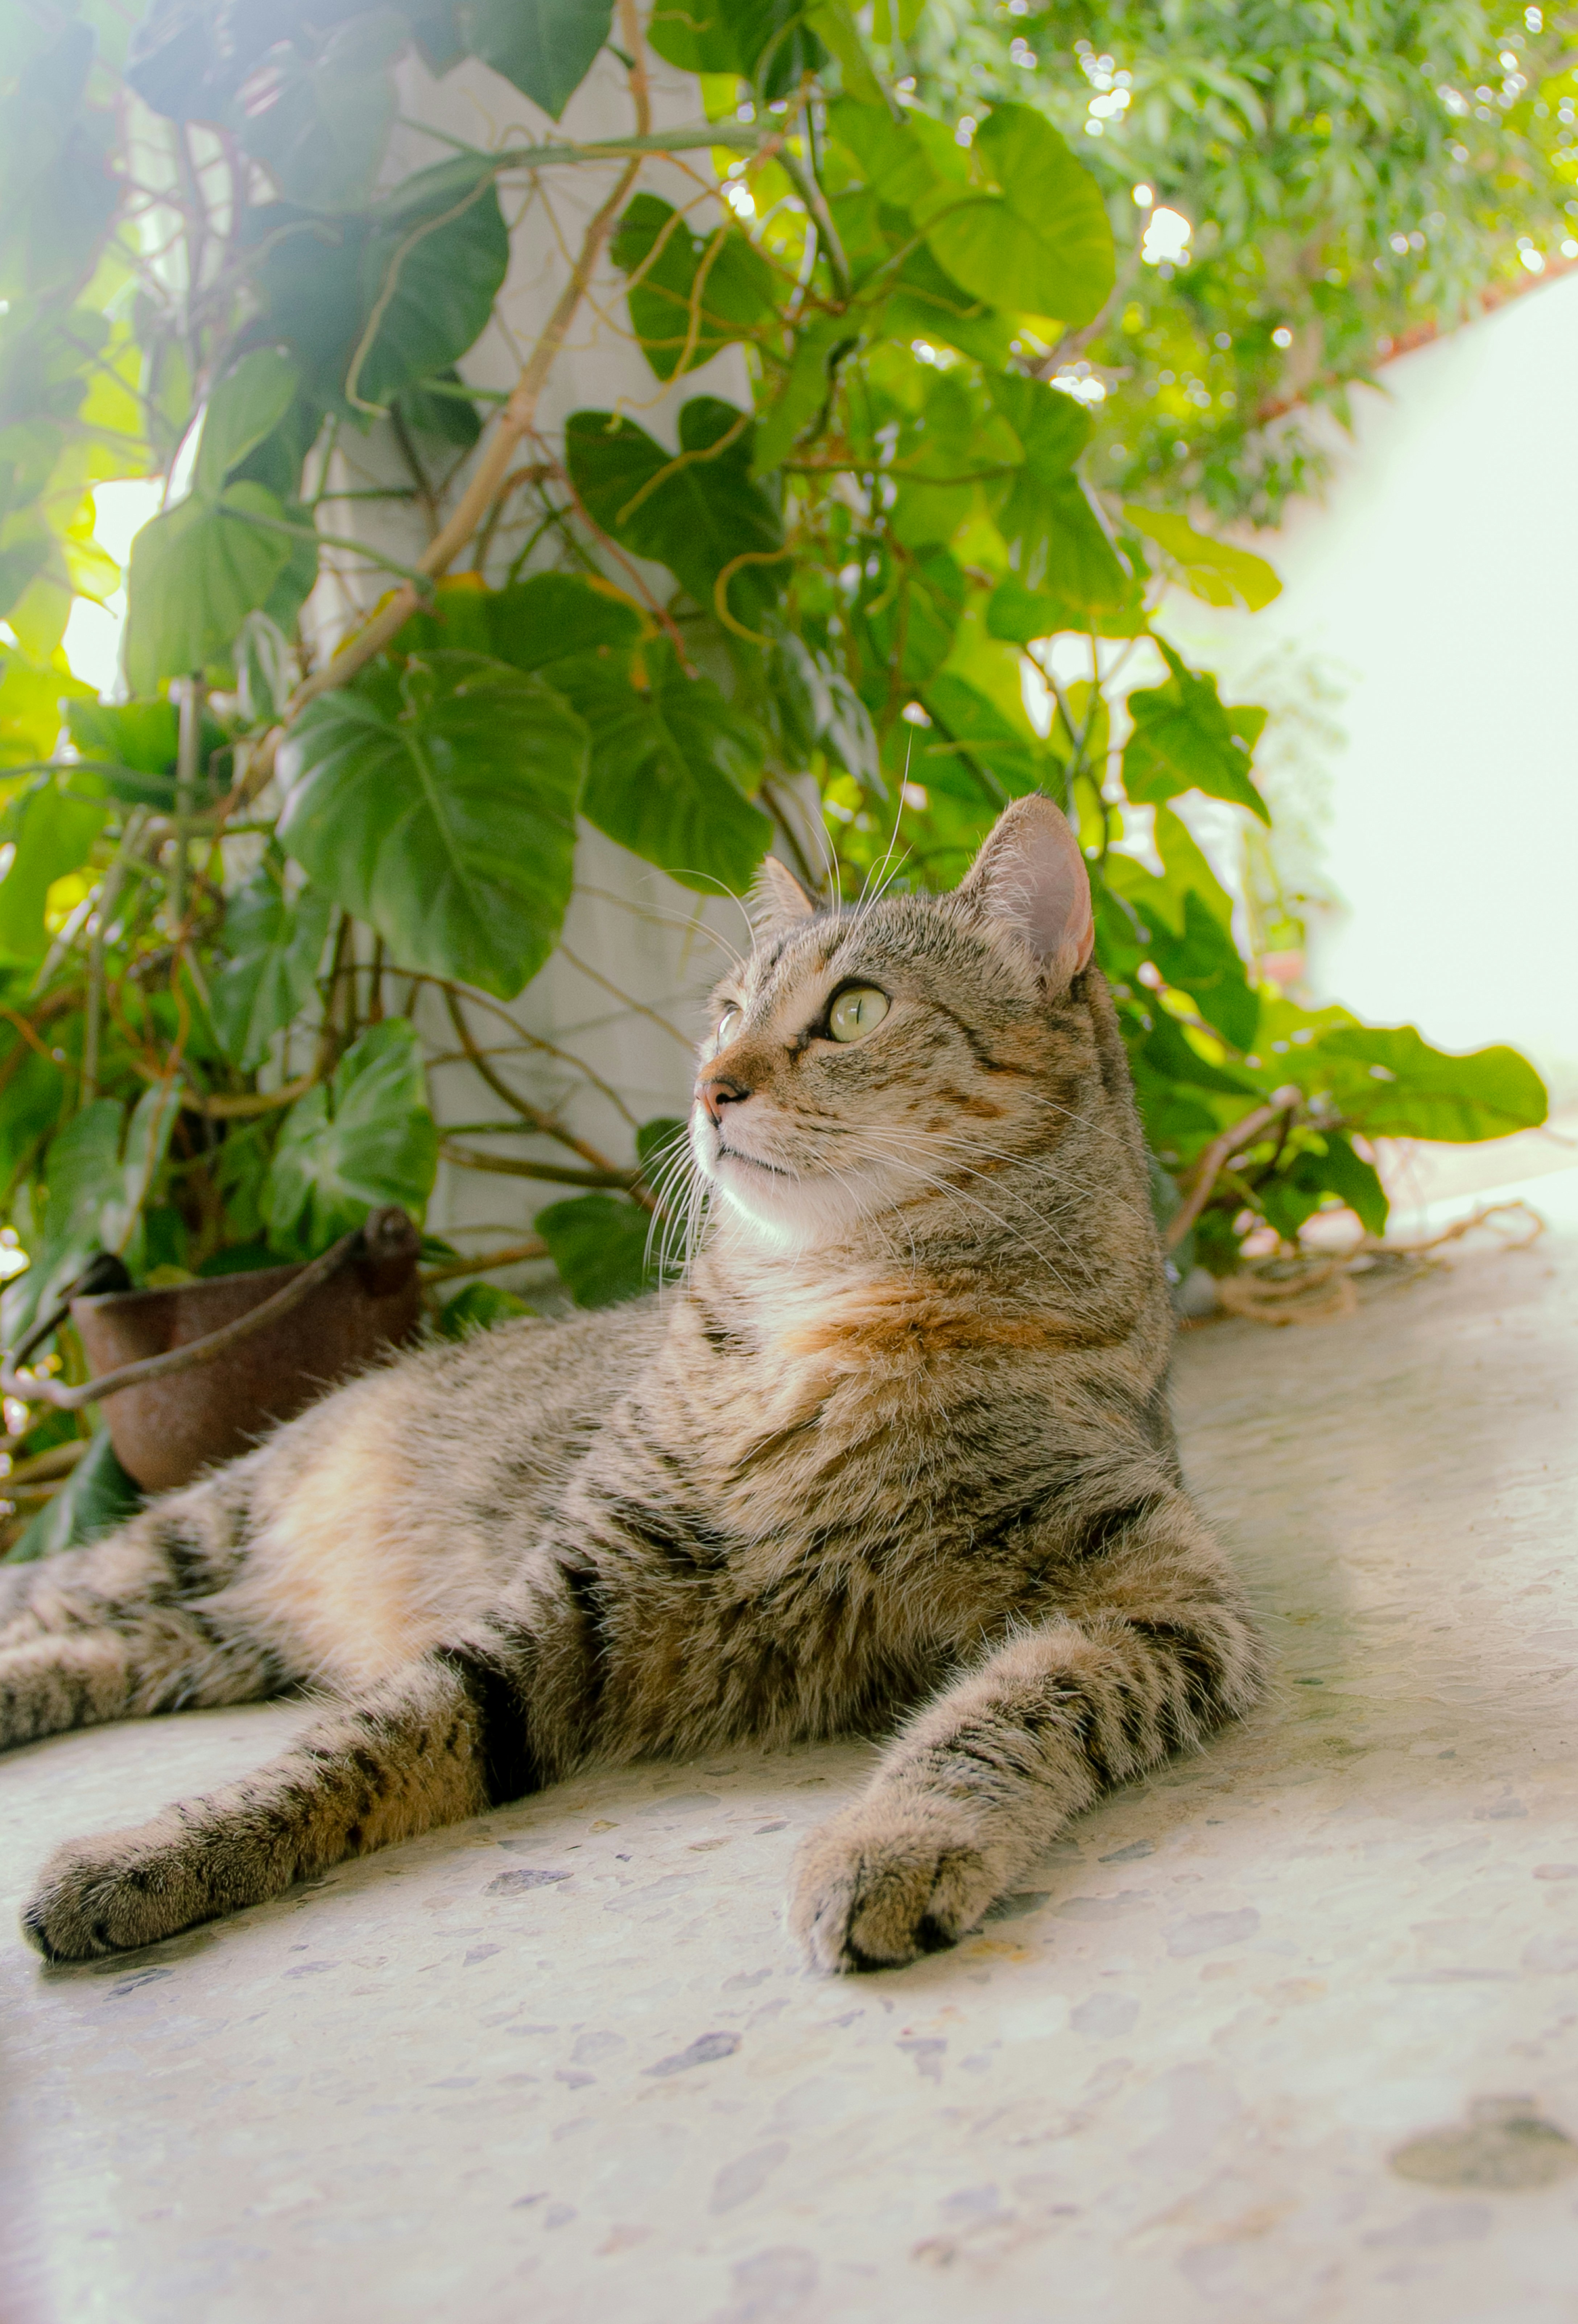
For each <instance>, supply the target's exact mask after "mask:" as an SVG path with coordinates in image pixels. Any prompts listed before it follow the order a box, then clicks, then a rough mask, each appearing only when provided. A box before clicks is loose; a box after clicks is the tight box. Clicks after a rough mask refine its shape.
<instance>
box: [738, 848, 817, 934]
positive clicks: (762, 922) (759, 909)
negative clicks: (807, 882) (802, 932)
mask: <svg viewBox="0 0 1578 2324" xmlns="http://www.w3.org/2000/svg"><path fill="white" fill-rule="evenodd" d="M745 908H746V910H747V911H748V913H749V914H750V918H751V926H752V929H753V930H754V932H755V934H756V935H757V936H759V937H760V936H781V935H782V934H783V931H784V930H785V928H788V927H793V926H794V924H795V922H796V921H797V920H808V919H810V918H812V916H813V914H814V913H815V912H816V909H817V906H816V904H815V902H814V900H813V899H812V898H811V897H809V896H807V893H806V891H805V890H804V889H803V888H802V887H801V885H800V883H799V881H798V880H797V879H796V878H795V875H794V873H793V872H792V871H790V870H789V865H788V864H787V863H780V862H779V860H778V857H777V856H776V855H764V856H763V857H762V859H761V871H758V873H757V874H756V885H755V886H754V887H753V888H752V890H751V894H750V897H749V899H747V902H746V907H745Z"/></svg>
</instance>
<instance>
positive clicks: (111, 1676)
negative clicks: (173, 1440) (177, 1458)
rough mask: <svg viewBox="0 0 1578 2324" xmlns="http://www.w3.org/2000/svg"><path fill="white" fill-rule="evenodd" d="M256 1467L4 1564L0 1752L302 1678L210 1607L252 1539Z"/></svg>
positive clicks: (251, 1694)
mask: <svg viewBox="0 0 1578 2324" xmlns="http://www.w3.org/2000/svg"><path fill="white" fill-rule="evenodd" d="M249 1465H250V1464H249V1463H247V1462H241V1463H238V1464H237V1466H236V1468H235V1469H234V1470H226V1471H221V1472H220V1473H219V1474H218V1475H217V1476H216V1477H214V1478H212V1479H210V1480H206V1481H205V1482H203V1483H201V1484H198V1485H195V1486H192V1487H189V1489H187V1490H186V1491H185V1492H181V1493H172V1494H171V1495H170V1496H169V1498H168V1499H164V1500H161V1501H159V1502H156V1503H155V1504H154V1506H153V1507H152V1508H149V1509H145V1510H144V1511H143V1513H142V1514H141V1515H140V1516H139V1517H134V1519H133V1521H132V1523H131V1524H130V1525H129V1526H123V1527H122V1528H121V1529H120V1530H119V1531H118V1532H116V1533H114V1534H111V1535H107V1536H106V1538H105V1539H104V1540H103V1541H97V1542H91V1543H88V1545H86V1546H84V1547H82V1548H80V1549H69V1550H62V1551H60V1552H58V1553H57V1554H55V1555H53V1556H50V1557H42V1558H40V1559H38V1560H37V1561H36V1562H35V1563H29V1564H24V1565H18V1566H14V1567H4V1566H0V1750H4V1749H8V1748H10V1747H11V1746H13V1745H14V1744H19V1743H32V1742H36V1741H37V1740H38V1739H39V1738H40V1737H41V1736H45V1735H58V1734H60V1733H61V1732H62V1731H63V1730H64V1729H67V1728H72V1727H91V1726H98V1725H101V1724H103V1723H104V1722H105V1721H106V1720H115V1719H139V1718H147V1717H150V1716H151V1715H152V1714H153V1713H155V1712H158V1711H184V1710H189V1709H196V1708H198V1707H200V1706H203V1705H206V1704H214V1703H225V1702H247V1701H255V1700H256V1699H257V1698H258V1697H259V1696H261V1695H267V1694H273V1693H277V1692H278V1691H279V1690H280V1688H281V1686H283V1685H285V1684H287V1683H289V1682H290V1680H291V1678H292V1677H293V1676H295V1675H297V1674H295V1673H292V1672H289V1671H285V1670H283V1669H281V1666H280V1665H279V1663H278V1661H277V1660H276V1658H275V1656H274V1655H272V1654H271V1653H270V1652H269V1651H267V1650H266V1649H265V1648H264V1647H263V1646H261V1645H259V1644H258V1643H256V1642H255V1641H254V1640H252V1639H249V1638H248V1637H246V1636H245V1634H244V1633H243V1631H242V1630H241V1629H240V1628H238V1626H237V1625H235V1623H234V1622H228V1623H227V1622H225V1621H222V1620H221V1619H220V1618H218V1617H217V1615H216V1614H215V1613H213V1612H211V1611H210V1610H209V1609H208V1604H207V1602H206V1601H207V1600H210V1599H211V1598H212V1596H213V1594H214V1593H215V1592H216V1591H219V1590H221V1589H223V1587H224V1586H225V1584H226V1582H228V1581H230V1580H231V1579H232V1577H233V1576H234V1574H235V1571H236V1568H237V1565H238V1563H239V1561H240V1558H241V1555H242V1553H243V1550H244V1547H245V1519H246V1493H247V1485H248V1477H247V1475H246V1473H245V1472H246V1471H247V1470H248V1468H249Z"/></svg>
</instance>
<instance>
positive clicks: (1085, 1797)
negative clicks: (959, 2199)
mask: <svg viewBox="0 0 1578 2324" xmlns="http://www.w3.org/2000/svg"><path fill="white" fill-rule="evenodd" d="M1121 1516H1122V1517H1123V1520H1124V1522H1123V1523H1122V1524H1121V1526H1119V1527H1117V1528H1116V1529H1115V1530H1114V1532H1113V1534H1112V1538H1111V1539H1110V1541H1109V1542H1108V1543H1107V1545H1106V1546H1105V1548H1104V1550H1103V1554H1102V1555H1101V1556H1100V1557H1098V1558H1094V1559H1093V1560H1092V1561H1091V1563H1090V1566H1089V1567H1086V1568H1084V1569H1075V1573H1074V1574H1073V1575H1071V1585H1072V1586H1070V1587H1069V1588H1068V1590H1067V1591H1066V1593H1064V1607H1065V1609H1066V1610H1063V1611H1060V1612H1059V1614H1057V1616H1055V1617H1054V1618H1050V1619H1046V1620H1043V1621H1042V1622H1041V1623H1039V1624H1038V1626H1037V1627H1035V1628H1029V1627H1027V1628H1025V1629H1024V1630H1022V1631H1021V1632H1020V1635H1019V1636H1017V1637H1011V1638H1010V1640H1009V1641H1008V1642H1007V1643H1006V1644H1005V1645H1003V1646H1001V1647H999V1649H998V1650H997V1652H996V1653H995V1654H991V1655H987V1657H986V1658H985V1660H984V1661H983V1662H982V1663H981V1664H980V1665H978V1667H977V1668H976V1669H974V1671H972V1672H970V1673H968V1674H966V1675H965V1676H964V1677H962V1678H960V1679H959V1680H958V1681H956V1682H955V1684H953V1685H952V1686H949V1687H947V1688H946V1689H945V1690H944V1691H943V1692H942V1693H941V1694H939V1695H938V1696H937V1697H936V1699H935V1700H934V1701H932V1702H930V1703H929V1704H928V1705H927V1707H926V1709H924V1710H923V1711H921V1712H920V1713H919V1714H918V1717H917V1718H916V1719H915V1720H913V1721H912V1722H911V1724H910V1725H909V1728H908V1729H906V1730H905V1731H904V1733H902V1734H901V1735H900V1737H899V1738H898V1739H897V1741H895V1742H894V1743H893V1744H892V1745H891V1747H890V1748H889V1750H888V1752H887V1753H886V1755H885V1757H884V1758H883V1761H882V1764H881V1766H880V1767H879V1769H878V1771H877V1774H876V1775H875V1777H874V1778H873V1779H872V1783H871V1784H870V1785H869V1786H868V1788H867V1790H866V1792H865V1794H864V1795H863V1797H862V1798H860V1799H859V1800H857V1801H856V1802H855V1803H854V1805H853V1806H852V1807H849V1808H846V1809H845V1810H844V1812H843V1813H842V1814H840V1815H837V1816H835V1817H834V1818H833V1820H832V1821H830V1822H828V1823H826V1824H824V1825H823V1827H822V1828H821V1830H820V1831H817V1832H815V1833H813V1834H812V1836H811V1838H810V1839H809V1840H807V1843H806V1845H805V1847H804V1848H803V1849H802V1850H801V1853H800V1856H799V1858H798V1863H797V1866H796V1870H795V1881H794V1890H793V1895H792V1897H791V1901H790V1914H789V1917H790V1922H791V1924H792V1926H793V1928H794V1930H795V1932H796V1934H797V1935H798V1938H799V1940H800V1941H801V1943H802V1944H803V1946H804V1947H805V1949H806V1951H807V1954H808V1955H809V1957H810V1959H811V1960H812V1962H813V1963H814V1964H815V1965H816V1966H817V1968H819V1969H886V1968H892V1967H897V1966H898V1965H899V1964H900V1963H901V1962H904V1961H909V1960H915V1959H916V1957H917V1955H918V1954H920V1953H923V1952H936V1951H937V1950H940V1949H942V1948H943V1947H945V1946H947V1945H951V1944H954V1943H955V1942H956V1941H957V1940H958V1939H959V1938H960V1937H962V1936H964V1935H965V1934H966V1933H967V1932H969V1931H970V1930H971V1929H973V1928H974V1927H975V1925H976V1924H977V1923H978V1922H979V1921H980V1920H981V1918H982V1916H983V1914H984V1913H985V1912H986V1910H987V1908H988V1907H989V1906H990V1905H991V1904H993V1903H994V1902H995V1901H996V1899H997V1898H998V1897H1000V1896H1001V1895H1004V1894H1005V1893H1006V1892H1007V1891H1008V1890H1010V1889H1011V1888H1012V1887H1013V1886H1014V1884H1015V1882H1016V1881H1017V1880H1018V1879H1019V1878H1020V1877H1021V1875H1022V1874H1023V1873H1024V1872H1025V1871H1026V1870H1027V1869H1028V1868H1029V1866H1030V1865H1032V1864H1033V1863H1034V1862H1035V1860H1036V1858H1038V1856H1040V1855H1041V1854H1043V1853H1044V1851H1045V1850H1046V1849H1047V1847H1048V1845H1049V1844H1050V1843H1051V1841H1052V1840H1054V1839H1055V1838H1056V1836H1057V1832H1058V1831H1060V1830H1061V1828H1062V1827H1063V1826H1064V1825H1065V1824H1066V1822H1067V1821H1068V1820H1069V1819H1070V1817H1072V1816H1075V1815H1077V1814H1079V1813H1080V1812H1081V1811H1082V1810H1084V1809H1085V1808H1088V1807H1090V1806H1091V1805H1092V1804H1093V1803H1094V1801H1095V1800H1096V1799H1097V1798H1098V1797H1099V1795H1100V1794H1101V1793H1102V1792H1103V1790H1104V1789H1105V1788H1106V1787H1107V1786H1109V1785H1111V1784H1121V1783H1127V1782H1129V1781H1130V1780H1131V1779H1132V1778H1133V1777H1134V1776H1136V1775H1142V1774H1144V1772H1145V1771H1146V1770H1147V1769H1148V1768H1149V1767H1154V1766H1157V1765H1158V1764H1159V1762H1160V1761H1161V1760H1163V1759H1165V1758H1166V1757H1167V1755H1168V1753H1169V1752H1172V1751H1175V1750H1178V1749H1180V1748H1183V1749H1186V1748H1189V1747H1190V1746H1191V1745H1194V1744H1196V1743H1198V1742H1200V1741H1201V1740H1202V1739H1203V1738H1204V1736H1205V1735H1206V1734H1207V1733H1208V1732H1209V1731H1210V1730H1211V1729H1212V1728H1213V1727H1215V1726H1218V1725H1220V1724H1221V1723H1222V1722H1223V1720H1227V1719H1230V1718H1233V1717H1236V1716H1239V1715H1241V1713H1242V1712H1244V1711H1248V1710H1249V1709H1250V1708H1251V1706H1252V1705H1253V1704H1254V1703H1255V1701H1257V1700H1258V1699H1259V1697H1260V1692H1261V1689H1262V1687H1263V1684H1264V1674H1265V1650H1264V1646H1263V1645H1262V1642H1261V1640H1260V1636H1259V1633H1258V1632H1257V1630H1256V1629H1255V1627H1254V1624H1253V1622H1252V1621H1251V1620H1250V1616H1249V1613H1248V1609H1247V1608H1246V1606H1245V1603H1244V1600H1243V1596H1242V1593H1241V1590H1240V1588H1239V1586H1238V1584H1237V1582H1236V1581H1235V1580H1234V1578H1233V1575H1232V1572H1231V1570H1230V1568H1229V1566H1228V1564H1227V1562H1226V1560H1225V1558H1224V1557H1223V1554H1222V1552H1221V1550H1220V1549H1219V1548H1218V1547H1217V1545H1216V1544H1215V1542H1214V1541H1213V1538H1212V1536H1211V1535H1210V1532H1209V1531H1208V1529H1207V1527H1206V1526H1205V1525H1204V1521H1203V1520H1202V1518H1201V1517H1200V1516H1199V1514H1198V1512H1197V1511H1196V1510H1195V1508H1194V1507H1193V1505H1192V1503H1191V1502H1190V1501H1189V1500H1188V1499H1187V1498H1186V1495H1185V1494H1183V1493H1182V1492H1168V1493H1165V1494H1158V1495H1157V1496H1155V1497H1154V1499H1150V1500H1149V1501H1147V1502H1146V1503H1144V1504H1143V1505H1142V1506H1140V1507H1137V1508H1132V1509H1125V1510H1124V1511H1122V1512H1121ZM1093 1569H1094V1570H1093Z"/></svg>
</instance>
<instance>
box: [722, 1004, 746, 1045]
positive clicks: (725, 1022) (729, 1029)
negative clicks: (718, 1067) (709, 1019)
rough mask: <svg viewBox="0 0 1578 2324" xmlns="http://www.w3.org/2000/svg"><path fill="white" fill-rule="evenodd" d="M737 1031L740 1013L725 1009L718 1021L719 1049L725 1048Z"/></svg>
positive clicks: (735, 1010)
mask: <svg viewBox="0 0 1578 2324" xmlns="http://www.w3.org/2000/svg"><path fill="white" fill-rule="evenodd" d="M739 1029H740V1011H739V1010H737V1009H725V1010H724V1013H723V1015H722V1016H721V1017H720V1018H719V1019H718V1030H717V1046H718V1047H719V1048H720V1049H722V1048H725V1047H727V1046H728V1044H729V1043H730V1042H731V1041H732V1040H733V1039H734V1036H735V1034H736V1033H737V1032H738V1031H739Z"/></svg>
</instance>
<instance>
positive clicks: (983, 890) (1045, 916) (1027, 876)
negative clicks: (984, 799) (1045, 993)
mask: <svg viewBox="0 0 1578 2324" xmlns="http://www.w3.org/2000/svg"><path fill="white" fill-rule="evenodd" d="M959 893H960V895H961V896H965V897H968V898H969V899H970V901H971V902H972V903H973V904H974V906H975V907H976V908H977V909H978V910H980V911H983V912H986V913H988V914H990V916H991V917H992V919H994V920H1001V921H1002V922H1003V923H1004V924H1005V926H1007V927H1010V928H1012V929H1013V930H1014V932H1015V934H1016V935H1018V936H1022V937H1023V938H1024V940H1025V942H1026V943H1027V944H1028V945H1029V947H1030V950H1031V951H1032V952H1033V953H1034V954H1035V955H1036V958H1037V960H1038V962H1039V964H1040V966H1041V972H1042V974H1043V975H1044V976H1045V977H1046V979H1047V982H1048V983H1049V984H1051V985H1054V986H1060V985H1064V984H1066V983H1067V982H1068V981H1069V979H1070V978H1071V977H1074V976H1077V975H1078V973H1079V972H1080V970H1081V969H1082V968H1084V966H1085V965H1086V964H1087V963H1088V961H1089V959H1090V956H1091V954H1092V952H1093V951H1094V948H1095V941H1096V931H1095V921H1094V917H1093V914H1092V910H1091V883H1090V873H1089V872H1088V871H1086V870H1085V862H1084V856H1083V855H1082V854H1081V853H1080V851H1079V842H1078V840H1077V839H1076V838H1075V835H1074V833H1073V832H1072V831H1071V830H1070V828H1069V824H1068V818H1067V816H1066V815H1065V814H1064V813H1063V811H1062V809H1061V808H1060V807H1054V806H1053V804H1052V801H1051V800H1050V799H1049V798H1042V797H1041V796H1040V795H1039V793H1035V792H1033V793H1032V794H1031V795H1030V797H1029V798H1020V799H1015V801H1014V803H1013V805H1012V806H1011V807H1004V809H1003V811H1002V813H1001V815H1000V816H998V818H997V821H996V822H995V823H994V824H993V825H992V829H991V831H990V832H989V833H988V835H987V837H986V840H985V843H984V844H983V847H982V850H981V853H980V854H979V855H978V856H977V857H976V858H975V861H974V864H973V865H972V867H971V869H970V871H969V872H968V873H967V874H966V876H965V878H964V881H963V883H962V884H961V886H960V889H959Z"/></svg>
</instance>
